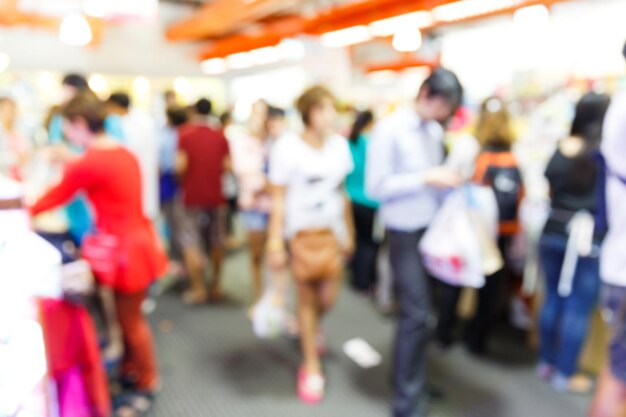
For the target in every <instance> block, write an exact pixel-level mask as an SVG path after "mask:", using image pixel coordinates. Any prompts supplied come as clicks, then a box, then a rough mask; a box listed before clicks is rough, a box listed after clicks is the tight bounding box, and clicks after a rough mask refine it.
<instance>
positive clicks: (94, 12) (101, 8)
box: [83, 0, 107, 18]
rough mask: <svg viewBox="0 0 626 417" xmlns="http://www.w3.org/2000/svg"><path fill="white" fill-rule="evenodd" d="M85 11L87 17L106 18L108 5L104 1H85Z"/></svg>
mask: <svg viewBox="0 0 626 417" xmlns="http://www.w3.org/2000/svg"><path fill="white" fill-rule="evenodd" d="M83 11H84V12H85V14H86V15H87V16H92V17H98V18H103V17H105V16H106V14H107V12H106V4H105V2H103V1H102V0H83Z"/></svg>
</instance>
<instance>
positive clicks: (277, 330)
mask: <svg viewBox="0 0 626 417" xmlns="http://www.w3.org/2000/svg"><path fill="white" fill-rule="evenodd" d="M285 274H287V271H286V270H285V271H270V270H269V268H267V269H266V271H265V290H264V293H263V296H262V297H261V300H260V301H259V302H258V303H257V304H256V305H254V307H252V329H253V331H254V334H255V335H256V336H257V337H258V338H260V339H275V338H278V337H280V336H281V335H282V334H283V331H284V329H285V323H286V321H287V319H288V314H287V288H286V285H287V284H286V282H287V281H286V277H285Z"/></svg>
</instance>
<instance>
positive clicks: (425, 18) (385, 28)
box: [369, 11, 433, 37]
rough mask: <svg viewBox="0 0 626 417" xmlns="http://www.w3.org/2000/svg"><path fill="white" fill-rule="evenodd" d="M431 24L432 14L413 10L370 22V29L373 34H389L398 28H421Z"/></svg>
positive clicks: (382, 35)
mask: <svg viewBox="0 0 626 417" xmlns="http://www.w3.org/2000/svg"><path fill="white" fill-rule="evenodd" d="M432 24H433V16H432V14H430V12H423V11H422V12H415V13H408V14H403V15H400V16H395V17H390V18H389V19H383V20H378V21H376V22H372V23H370V25H369V27H370V31H371V33H372V35H374V36H380V37H384V36H391V35H393V34H394V33H396V32H397V31H398V29H399V28H403V27H413V28H419V29H423V28H426V27H429V26H431V25H432Z"/></svg>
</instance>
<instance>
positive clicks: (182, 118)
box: [166, 107, 187, 127]
mask: <svg viewBox="0 0 626 417" xmlns="http://www.w3.org/2000/svg"><path fill="white" fill-rule="evenodd" d="M166 114H167V121H168V122H169V124H170V125H171V126H173V127H178V126H181V125H184V124H185V123H187V112H186V111H185V109H182V108H177V107H174V108H169V109H167V111H166Z"/></svg>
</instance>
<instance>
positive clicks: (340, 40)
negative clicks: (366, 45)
mask: <svg viewBox="0 0 626 417" xmlns="http://www.w3.org/2000/svg"><path fill="white" fill-rule="evenodd" d="M370 39H372V34H371V33H370V30H369V28H368V27H367V26H353V27H350V28H347V29H341V30H336V31H334V32H328V33H324V34H323V35H322V37H321V40H322V45H324V46H325V47H327V48H343V47H346V46H350V45H355V44H358V43H363V42H367V41H369V40H370Z"/></svg>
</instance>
